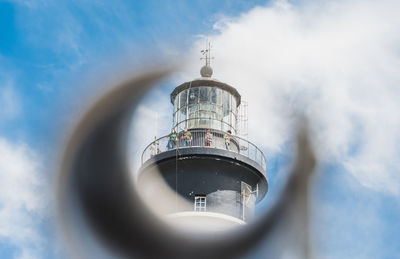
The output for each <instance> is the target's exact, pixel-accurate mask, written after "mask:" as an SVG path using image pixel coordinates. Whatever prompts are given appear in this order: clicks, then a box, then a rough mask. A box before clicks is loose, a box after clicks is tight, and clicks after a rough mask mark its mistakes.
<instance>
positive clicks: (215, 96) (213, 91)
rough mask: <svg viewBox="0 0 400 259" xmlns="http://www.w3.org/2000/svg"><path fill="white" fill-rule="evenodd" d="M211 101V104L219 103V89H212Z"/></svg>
mask: <svg viewBox="0 0 400 259" xmlns="http://www.w3.org/2000/svg"><path fill="white" fill-rule="evenodd" d="M210 99H211V103H217V89H216V88H215V87H211V88H210Z"/></svg>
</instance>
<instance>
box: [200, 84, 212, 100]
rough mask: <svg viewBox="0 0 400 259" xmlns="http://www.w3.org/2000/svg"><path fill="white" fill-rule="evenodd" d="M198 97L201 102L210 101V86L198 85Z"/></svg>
mask: <svg viewBox="0 0 400 259" xmlns="http://www.w3.org/2000/svg"><path fill="white" fill-rule="evenodd" d="M199 90H200V99H199V101H200V102H201V103H208V102H210V87H200V88H199Z"/></svg>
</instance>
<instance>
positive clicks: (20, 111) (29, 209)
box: [0, 0, 400, 258]
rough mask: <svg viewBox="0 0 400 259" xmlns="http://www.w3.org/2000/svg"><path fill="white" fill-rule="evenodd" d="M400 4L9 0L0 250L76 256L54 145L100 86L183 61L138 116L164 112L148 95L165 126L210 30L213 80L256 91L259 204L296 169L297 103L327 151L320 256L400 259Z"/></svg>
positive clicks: (11, 254)
mask: <svg viewBox="0 0 400 259" xmlns="http://www.w3.org/2000/svg"><path fill="white" fill-rule="evenodd" d="M399 10H400V6H399V4H398V3H396V1H380V2H379V3H375V2H374V1H358V0H350V1H311V0H309V1H297V2H291V1H243V0H223V1H211V0H206V1H120V0H117V1H112V2H110V1H86V0H85V1H47V0H37V1H34V0H26V1H23V0H19V1H1V0H0V37H1V40H0V101H1V103H2V108H1V109H0V153H1V154H2V158H0V171H1V172H0V179H1V182H2V183H0V222H1V223H0V258H62V257H66V253H65V250H64V249H65V248H64V247H63V246H62V245H60V243H59V234H58V232H57V231H56V229H55V227H54V213H53V210H52V208H53V202H54V200H53V198H52V197H53V196H54V186H53V181H54V179H55V177H56V172H55V171H54V170H53V167H52V166H53V163H54V160H55V159H56V153H57V150H55V149H57V148H58V147H59V145H58V144H59V143H60V142H61V141H62V138H63V137H65V136H63V134H64V133H65V130H64V129H65V128H68V127H70V126H71V125H72V123H73V119H74V118H75V117H74V116H73V115H74V114H75V113H76V112H77V111H79V110H80V109H82V107H84V105H85V100H87V99H90V96H91V95H92V94H96V93H98V91H100V90H99V89H101V87H100V86H98V85H97V83H99V82H101V81H102V80H103V79H104V78H108V79H109V78H113V74H118V73H120V72H121V71H122V72H121V73H124V71H125V72H127V71H131V70H130V69H127V68H126V66H132V67H133V68H134V67H138V66H140V64H141V63H146V62H152V61H153V60H155V59H156V58H160V59H163V60H165V59H169V58H170V59H173V60H176V59H179V58H180V57H185V61H187V60H189V62H188V65H187V66H186V67H185V68H184V69H183V71H182V72H180V73H178V75H177V77H176V78H175V79H171V80H170V81H167V82H166V83H165V84H164V85H162V86H161V87H159V88H157V89H155V90H154V91H153V92H152V93H153V94H154V96H155V98H153V100H151V99H146V100H145V101H144V103H143V105H142V106H141V107H139V114H138V119H137V122H138V124H140V123H145V122H143V121H141V118H143V116H147V117H148V116H149V114H150V117H151V116H154V111H149V110H148V109H146V105H147V106H150V107H151V105H154V106H156V107H151V109H153V110H156V112H157V113H158V116H160V123H159V124H160V125H164V124H163V122H166V123H169V121H170V118H169V110H168V109H170V103H169V101H168V99H169V92H170V91H171V90H172V89H173V88H174V86H175V84H176V83H178V82H182V81H185V80H186V81H187V80H191V79H192V78H195V77H198V69H199V68H200V65H201V63H200V61H199V50H200V48H201V47H202V46H203V45H204V42H205V41H204V40H205V38H209V39H211V41H212V42H213V45H214V49H213V51H214V56H215V57H216V59H215V61H214V63H213V68H214V71H215V73H214V74H215V76H216V77H217V78H218V79H220V80H222V81H226V82H228V83H231V84H232V85H234V86H236V87H237V88H238V90H239V91H240V92H241V94H242V95H243V97H244V98H246V99H247V100H248V101H249V103H250V106H249V112H250V114H249V119H250V122H249V123H250V132H249V137H250V140H251V141H252V142H255V143H257V144H258V145H259V146H260V147H262V149H263V151H264V152H265V153H266V154H267V159H268V167H267V171H268V173H269V177H270V186H271V187H270V193H269V196H267V199H266V201H265V202H264V203H262V204H261V208H265V207H267V206H268V204H269V203H271V202H273V200H274V198H275V197H276V195H277V194H278V191H279V187H280V186H281V184H282V183H283V181H284V178H285V176H286V175H287V173H286V172H287V171H288V168H289V167H290V157H291V153H290V152H291V148H290V147H291V140H292V139H291V131H290V128H291V126H292V125H293V120H294V117H295V114H296V112H298V111H301V113H303V114H305V115H307V116H309V117H311V118H313V122H314V123H313V127H312V130H313V132H314V133H315V134H314V135H313V137H314V141H315V144H316V146H318V148H317V149H316V150H317V153H318V158H319V161H320V164H319V167H318V172H317V175H316V177H315V179H314V185H313V188H312V190H311V193H312V197H313V209H312V211H313V213H312V219H313V222H314V223H313V227H314V228H315V236H314V238H315V240H314V241H315V242H314V243H315V247H314V249H315V254H316V257H315V258H396V257H398V255H399V254H400V245H399V243H398V242H397V240H398V238H399V233H400V223H399V221H398V219H399V218H400V206H399V195H400V177H399V173H400V163H399V161H398V157H399V155H400V147H399V145H398V144H397V143H400V142H399V140H400V134H399V133H398V132H400V131H399V130H400V119H399V117H398V109H399V108H400V107H399V106H400V105H399V104H398V98H399V97H400V90H399V87H398V85H399V83H400V76H399V75H398V72H397V71H398V67H399V64H400V54H399V53H400V48H399V47H398V46H400V44H399V43H400V39H399V37H398V31H397V28H399V26H400V20H399V18H397V13H398V11H399ZM152 102H153V103H152ZM152 112H153V113H152ZM261 116H264V118H262V117H261ZM168 125H169V124H168ZM156 132H157V133H158V134H163V133H165V132H168V129H167V128H166V129H162V130H160V131H156ZM152 135H153V132H151V133H150V134H148V135H146V134H145V136H144V137H143V141H144V142H145V143H147V142H148V141H150V140H151V139H152ZM139 146H140V145H139ZM268 198H269V199H268ZM265 247H267V246H265ZM267 253H268V251H265V248H263V247H260V248H259V249H258V250H257V251H256V252H255V255H256V257H259V258H264V257H263V255H265V254H267Z"/></svg>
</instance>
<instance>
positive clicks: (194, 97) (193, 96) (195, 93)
mask: <svg viewBox="0 0 400 259" xmlns="http://www.w3.org/2000/svg"><path fill="white" fill-rule="evenodd" d="M198 100H199V88H197V87H195V88H191V89H190V91H189V104H195V103H197V102H198Z"/></svg>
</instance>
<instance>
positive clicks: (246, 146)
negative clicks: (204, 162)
mask: <svg viewBox="0 0 400 259" xmlns="http://www.w3.org/2000/svg"><path fill="white" fill-rule="evenodd" d="M189 132H190V133H191V137H192V139H191V140H188V141H186V140H185V139H184V138H183V136H184V135H183V134H184V132H183V131H181V132H179V133H177V141H175V142H174V141H172V142H170V139H169V135H165V136H162V137H160V138H158V139H156V140H154V141H153V142H151V143H150V144H149V145H147V146H146V148H145V149H144V151H143V153H142V157H141V162H142V164H143V163H144V162H146V161H147V160H149V159H151V158H152V157H153V156H155V155H158V154H160V153H163V152H165V151H169V150H175V149H180V148H187V147H205V148H216V149H222V150H228V151H231V152H236V153H239V154H241V155H244V156H245V157H248V158H249V159H251V160H253V161H255V162H256V163H258V164H259V165H260V166H261V167H262V168H263V169H264V170H265V169H266V158H265V155H264V153H263V152H262V151H261V150H260V149H259V148H258V147H257V146H256V145H254V144H253V143H251V142H250V141H248V140H246V139H244V138H241V137H239V136H235V135H230V136H231V140H230V141H229V144H225V139H224V135H225V134H226V133H225V132H222V131H216V130H211V131H210V134H211V135H212V141H211V142H210V141H207V140H206V134H207V130H206V129H195V130H189Z"/></svg>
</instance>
